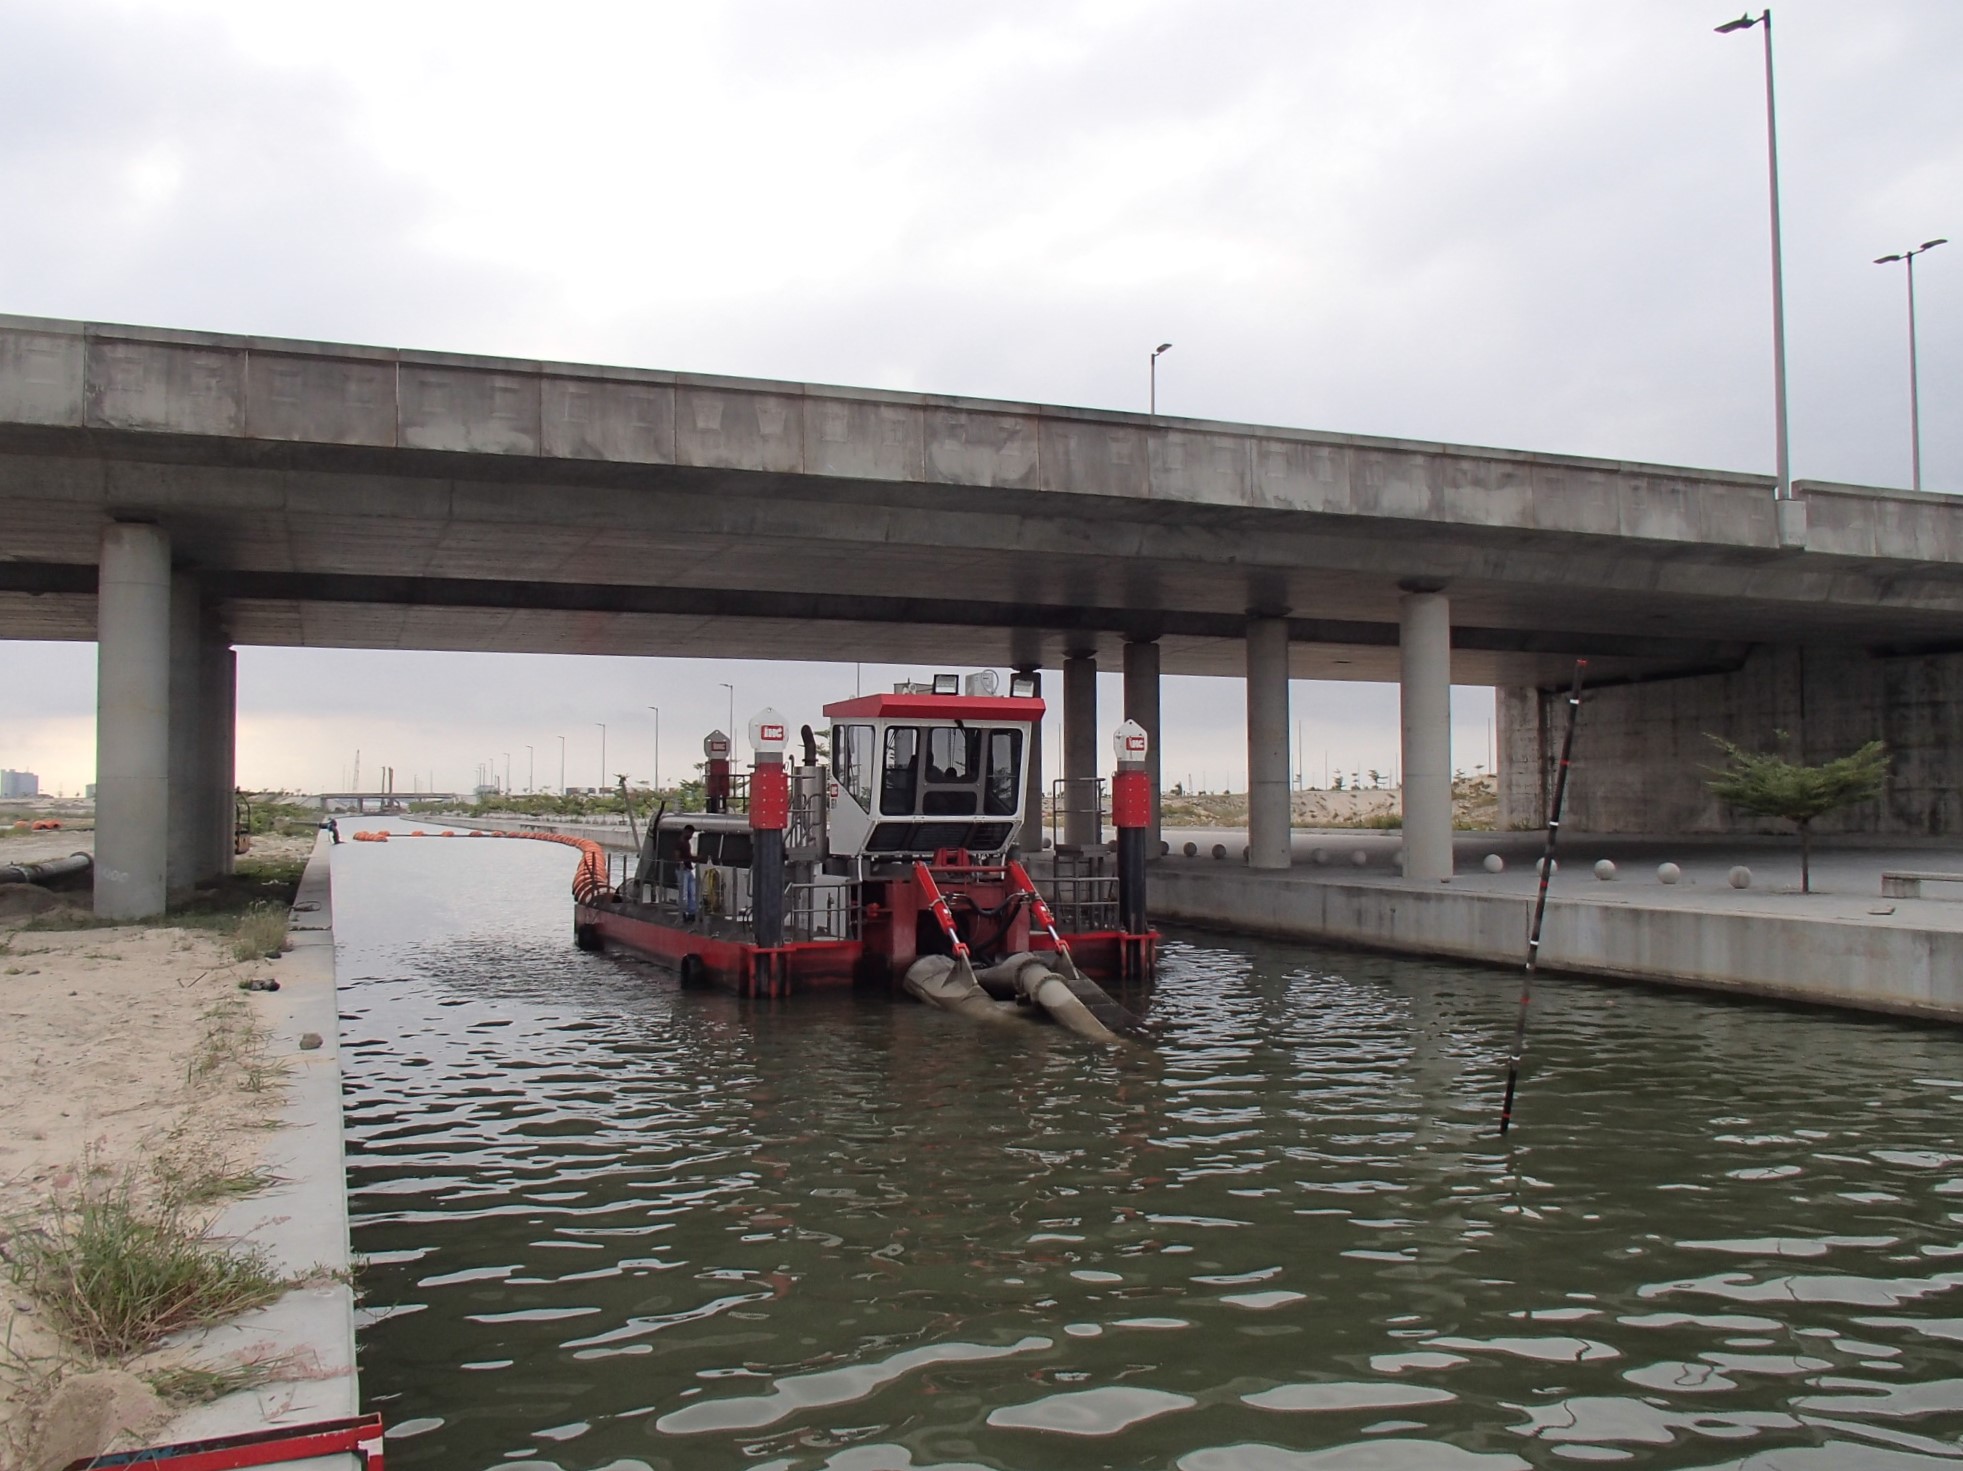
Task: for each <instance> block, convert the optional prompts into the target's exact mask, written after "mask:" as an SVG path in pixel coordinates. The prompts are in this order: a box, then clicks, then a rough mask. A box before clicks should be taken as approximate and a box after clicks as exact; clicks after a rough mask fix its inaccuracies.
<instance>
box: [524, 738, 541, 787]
mask: <svg viewBox="0 0 1963 1471" xmlns="http://www.w3.org/2000/svg"><path fill="white" fill-rule="evenodd" d="M537 785H538V770H537V763H536V762H535V761H534V760H533V759H532V748H531V747H530V746H527V747H525V795H526V796H528V797H529V796H530V795H531V794H532V791H533V789H534V788H535V787H536V786H537Z"/></svg>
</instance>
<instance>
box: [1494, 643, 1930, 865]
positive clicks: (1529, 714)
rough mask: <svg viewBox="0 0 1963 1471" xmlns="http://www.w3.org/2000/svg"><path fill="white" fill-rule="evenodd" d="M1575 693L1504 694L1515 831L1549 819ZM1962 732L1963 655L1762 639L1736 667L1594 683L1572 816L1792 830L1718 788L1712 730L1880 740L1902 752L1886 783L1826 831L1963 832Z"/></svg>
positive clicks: (1685, 827) (1796, 738)
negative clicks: (1787, 644) (1708, 781)
mask: <svg viewBox="0 0 1963 1471" xmlns="http://www.w3.org/2000/svg"><path fill="white" fill-rule="evenodd" d="M1566 696H1567V691H1566V690H1565V689H1561V690H1554V691H1550V690H1535V689H1502V690H1501V691H1499V699H1498V717H1499V766H1500V780H1499V799H1500V826H1501V827H1502V828H1513V827H1539V826H1542V825H1543V824H1545V822H1546V821H1547V794H1548V792H1550V791H1551V790H1552V788H1553V781H1554V766H1555V763H1556V762H1557V761H1558V760H1559V757H1560V747H1561V735H1562V730H1563V728H1564V722H1565V720H1566V718H1567V699H1566ZM1959 730H1963V654H1915V653H1901V654H1895V653H1889V652H1887V651H1881V652H1869V651H1868V650H1865V649H1773V648H1763V649H1759V650H1756V651H1754V652H1753V653H1752V655H1751V656H1750V657H1749V658H1748V659H1746V660H1745V662H1744V664H1743V666H1742V667H1740V668H1738V669H1736V670H1732V671H1729V672H1723V673H1710V674H1702V675H1696V676H1691V677H1686V678H1681V679H1665V680H1654V681H1651V682H1649V683H1644V684H1629V685H1615V686H1609V687H1607V688H1603V689H1599V690H1594V691H1591V692H1589V694H1588V695H1587V697H1586V699H1585V700H1584V702H1583V704H1582V711H1581V722H1580V725H1579V727H1578V728H1577V731H1576V736H1575V768H1574V777H1573V781H1572V784H1571V786H1570V788H1569V792H1568V810H1567V814H1566V816H1567V820H1568V821H1569V822H1570V823H1571V824H1572V825H1573V826H1575V827H1577V828H1580V829H1583V830H1585V831H1587V832H1593V833H1650V832H1675V833H1758V832H1788V831H1790V830H1791V829H1790V826H1789V825H1787V824H1783V823H1777V822H1768V821H1766V820H1765V819H1762V818H1755V817H1752V816H1751V815H1749V814H1747V813H1741V812H1738V811H1735V810H1733V809H1730V808H1727V807H1724V806H1722V805H1721V804H1720V803H1719V802H1718V800H1717V799H1716V798H1715V797H1713V796H1712V795H1711V793H1710V790H1709V789H1708V788H1707V787H1706V786H1705V777H1706V775H1707V771H1706V768H1708V767H1710V766H1712V765H1715V764H1717V763H1718V762H1719V761H1720V759H1721V757H1720V753H1719V752H1718V750H1717V748H1716V747H1715V746H1713V745H1712V744H1711V741H1710V740H1709V737H1710V736H1712V735H1717V736H1722V737H1724V738H1725V739H1726V740H1729V741H1732V742H1734V743H1736V744H1737V745H1740V746H1743V747H1744V748H1746V749H1747V750H1758V751H1771V750H1779V751H1782V752H1783V753H1784V754H1786V755H1787V756H1788V757H1789V759H1792V760H1796V761H1804V762H1807V763H1809V764H1812V763H1818V762H1821V761H1827V760H1831V759H1833V758H1834V757H1838V756H1845V755H1847V754H1848V753H1849V752H1850V751H1853V750H1856V749H1858V748H1859V747H1860V746H1862V745H1865V744H1866V743H1867V742H1869V741H1873V740H1879V741H1885V742H1887V745H1888V749H1889V752H1890V754H1891V756H1892V757H1893V769H1892V770H1891V772H1890V776H1889V782H1888V790H1887V792H1886V793H1885V794H1884V795H1883V796H1882V797H1881V799H1880V800H1879V801H1875V802H1863V803H1860V804H1858V805H1856V806H1853V807H1849V808H1847V809H1845V810H1844V811H1841V812H1833V813H1828V814H1827V815H1826V816H1824V817H1822V818H1820V819H1819V820H1818V821H1817V822H1816V823H1815V824H1814V827H1815V830H1816V831H1818V832H1821V833H1879V834H1896V835H1905V834H1921V835H1925V836H1945V835H1963V746H1959V744H1958V742H1957V740H1956V732H1957V731H1959ZM1782 731H1783V732H1785V735H1786V739H1785V741H1784V742H1783V744H1782V743H1781V742H1780V739H1779V733H1780V732H1782Z"/></svg>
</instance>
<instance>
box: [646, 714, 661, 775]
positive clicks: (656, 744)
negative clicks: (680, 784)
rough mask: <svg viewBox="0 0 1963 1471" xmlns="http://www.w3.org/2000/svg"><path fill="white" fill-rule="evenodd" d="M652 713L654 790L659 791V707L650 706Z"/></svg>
mask: <svg viewBox="0 0 1963 1471" xmlns="http://www.w3.org/2000/svg"><path fill="white" fill-rule="evenodd" d="M648 709H650V710H652V711H653V712H654V789H655V790H656V791H657V792H658V791H660V790H661V707H660V706H659V705H650V706H648Z"/></svg>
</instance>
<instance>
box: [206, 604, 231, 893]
mask: <svg viewBox="0 0 1963 1471" xmlns="http://www.w3.org/2000/svg"><path fill="white" fill-rule="evenodd" d="M199 676H200V681H201V683H200V687H199V692H198V693H199V699H198V703H199V706H200V713H199V718H198V730H199V734H200V737H201V741H200V747H199V749H200V751H201V753H202V756H203V760H202V762H201V764H200V770H199V774H198V788H199V800H200V804H201V806H202V808H203V812H202V821H201V823H200V829H201V832H200V853H199V866H198V877H199V878H200V879H211V878H219V877H221V876H223V875H225V874H228V873H230V872H231V871H232V863H233V852H232V816H233V802H232V792H233V788H234V785H235V780H236V779H235V776H234V769H235V767H236V764H237V759H238V655H237V653H236V652H234V651H233V649H232V646H231V645H230V644H229V643H227V642H226V641H225V637H224V635H223V634H222V633H221V632H219V631H218V630H217V629H216V628H215V627H210V626H207V628H206V631H205V638H204V647H203V657H202V658H201V659H200V661H199Z"/></svg>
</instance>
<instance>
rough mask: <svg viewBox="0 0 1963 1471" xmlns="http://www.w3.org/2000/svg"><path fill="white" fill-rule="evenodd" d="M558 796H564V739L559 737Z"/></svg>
mask: <svg viewBox="0 0 1963 1471" xmlns="http://www.w3.org/2000/svg"><path fill="white" fill-rule="evenodd" d="M559 795H560V796H562V797H563V796H565V795H566V738H565V737H564V736H560V737H559Z"/></svg>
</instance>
